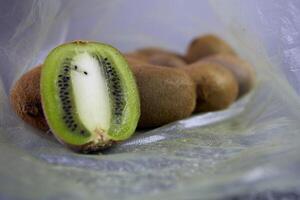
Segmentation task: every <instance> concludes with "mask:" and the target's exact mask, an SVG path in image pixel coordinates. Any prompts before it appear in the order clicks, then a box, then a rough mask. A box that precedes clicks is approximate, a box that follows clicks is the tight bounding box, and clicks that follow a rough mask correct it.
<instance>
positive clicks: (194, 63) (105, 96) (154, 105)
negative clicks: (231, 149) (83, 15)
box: [10, 35, 255, 153]
mask: <svg viewBox="0 0 300 200" xmlns="http://www.w3.org/2000/svg"><path fill="white" fill-rule="evenodd" d="M254 82H255V73H254V69H253V67H252V66H251V65H250V64H249V63H247V62H246V61H244V60H242V59H241V58H239V57H237V55H236V53H235V51H234V50H233V49H232V48H231V47H230V46H229V45H228V44H227V43H226V42H225V41H224V40H222V39H220V38H219V37H217V36H215V35H204V36H199V37H197V38H195V39H194V40H193V41H192V42H191V43H190V45H189V47H188V50H187V53H186V55H180V54H179V53H176V52H172V51H169V50H166V49H163V48H158V47H146V48H142V49H138V50H136V51H134V52H127V53H123V54H121V53H120V52H119V51H118V50H117V49H115V48H114V47H111V46H110V45H107V44H103V43H98V42H88V41H74V42H70V43H66V44H62V45H60V46H58V47H56V48H55V49H53V50H52V51H51V52H50V53H49V54H48V56H47V57H46V59H45V61H44V63H43V64H41V65H39V66H37V67H35V68H33V69H31V70H30V71H28V72H27V73H25V74H24V75H23V76H22V77H21V78H20V79H19V80H18V81H17V82H16V83H15V85H14V86H13V87H12V89H11V93H10V101H11V105H12V107H13V109H14V110H15V112H16V113H17V115H18V116H19V117H20V118H22V119H23V120H24V121H25V122H27V123H28V124H30V125H32V126H34V127H36V128H38V129H40V130H42V131H44V132H45V131H48V130H50V131H51V132H52V133H53V135H54V136H55V137H56V138H57V139H58V141H60V142H61V143H62V144H65V145H66V146H67V147H69V148H71V149H73V150H75V151H79V152H84V153H89V152H94V151H99V150H101V149H104V148H107V147H110V146H111V145H113V144H114V143H117V142H118V141H122V140H126V139H128V138H129V137H130V136H132V135H133V133H134V132H135V130H136V128H139V129H144V128H155V127H158V126H162V125H164V124H168V123H170V122H174V121H176V120H180V119H183V118H186V117H189V116H191V115H192V114H193V113H199V112H201V113H203V112H209V111H216V110H222V109H225V108H227V107H228V106H230V105H231V104H232V103H233V102H234V101H235V100H236V99H238V98H240V97H242V96H243V95H245V94H246V93H248V92H249V91H250V90H251V88H252V87H253V85H254Z"/></svg>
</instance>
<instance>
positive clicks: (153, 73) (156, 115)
mask: <svg viewBox="0 0 300 200" xmlns="http://www.w3.org/2000/svg"><path fill="white" fill-rule="evenodd" d="M129 64H130V65H131V69H132V71H133V74H134V76H135V78H136V81H137V85H138V89H139V94H140V100H141V117H140V120H139V124H138V127H139V128H153V127H158V126H161V125H164V124H167V123H170V122H174V121H176V120H179V119H183V118H186V117H188V116H190V115H191V114H192V113H193V111H194V108H195V105H196V87H195V83H194V82H193V80H192V79H191V78H190V77H189V76H188V75H187V74H186V73H185V72H184V71H182V70H180V69H175V68H168V67H162V66H155V65H150V64H144V63H136V62H134V63H132V62H130V61H129Z"/></svg>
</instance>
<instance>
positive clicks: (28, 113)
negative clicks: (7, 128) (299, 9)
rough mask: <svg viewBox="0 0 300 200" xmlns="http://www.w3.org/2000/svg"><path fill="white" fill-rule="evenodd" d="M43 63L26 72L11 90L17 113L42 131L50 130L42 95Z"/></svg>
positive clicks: (11, 99)
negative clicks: (41, 75) (41, 77)
mask: <svg viewBox="0 0 300 200" xmlns="http://www.w3.org/2000/svg"><path fill="white" fill-rule="evenodd" d="M41 69H42V68H41V65H39V66H37V67H35V68H33V69H32V70H30V71H28V72H27V73H25V74H24V75H23V76H22V77H21V78H20V79H19V80H18V81H17V82H16V83H15V84H14V86H13V88H12V89H11V91H10V103H11V106H12V108H13V110H14V111H15V112H16V114H17V115H18V116H19V117H20V118H21V119H23V120H24V121H25V122H27V123H28V124H30V125H32V126H33V127H35V128H38V129H40V130H42V131H47V130H49V126H48V124H47V121H46V119H45V116H44V113H43V109H42V104H41V95H40V87H39V85H40V74H41Z"/></svg>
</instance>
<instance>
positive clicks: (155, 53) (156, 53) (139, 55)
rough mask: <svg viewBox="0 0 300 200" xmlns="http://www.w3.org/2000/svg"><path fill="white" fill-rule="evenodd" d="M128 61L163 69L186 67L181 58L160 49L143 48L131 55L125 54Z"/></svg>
mask: <svg viewBox="0 0 300 200" xmlns="http://www.w3.org/2000/svg"><path fill="white" fill-rule="evenodd" d="M124 56H125V57H126V58H128V59H135V60H140V61H142V62H145V63H149V64H152V65H159V66H165V67H181V66H184V65H186V62H185V60H184V59H183V56H181V55H179V54H177V53H175V52H171V51H167V50H164V49H160V48H154V47H153V48H151V47H149V48H144V49H140V50H137V51H136V52H132V53H125V54H124Z"/></svg>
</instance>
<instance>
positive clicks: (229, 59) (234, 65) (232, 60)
mask: <svg viewBox="0 0 300 200" xmlns="http://www.w3.org/2000/svg"><path fill="white" fill-rule="evenodd" d="M202 61H203V62H210V63H217V64H220V65H222V66H224V67H226V68H227V69H229V70H230V71H231V72H232V73H233V75H234V76H235V78H236V80H237V81H238V84H239V94H238V96H239V97H241V96H243V95H244V94H246V93H248V92H249V91H250V90H251V88H253V86H254V83H255V79H256V75H255V71H254V68H253V67H252V66H251V65H250V64H249V63H248V62H246V61H245V60H242V59H241V58H239V57H237V56H234V55H228V54H217V55H213V56H209V57H207V58H204V59H203V60H202Z"/></svg>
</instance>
